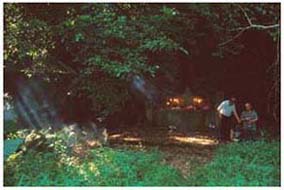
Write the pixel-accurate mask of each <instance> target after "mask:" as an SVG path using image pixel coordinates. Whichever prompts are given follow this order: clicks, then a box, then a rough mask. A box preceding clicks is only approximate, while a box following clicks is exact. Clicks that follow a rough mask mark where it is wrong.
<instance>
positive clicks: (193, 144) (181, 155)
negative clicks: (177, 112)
mask: <svg viewBox="0 0 284 190" xmlns="http://www.w3.org/2000/svg"><path fill="white" fill-rule="evenodd" d="M109 144H110V146H111V147H119V148H130V149H138V150H139V149H153V148H157V149H158V150H159V151H161V152H162V154H163V155H164V162H165V163H167V164H169V165H171V166H173V167H174V168H176V169H178V170H179V171H181V173H182V174H183V176H189V175H190V174H191V173H192V171H193V170H194V168H195V167H197V166H200V165H203V164H205V163H207V162H209V161H210V160H211V159H212V157H213V152H214V150H215V149H216V147H217V145H218V141H217V139H216V138H214V137H212V135H210V134H208V133H191V134H184V133H181V132H170V131H168V130H167V128H157V127H152V128H147V129H145V128H143V127H136V128H125V129H117V130H114V131H111V132H109Z"/></svg>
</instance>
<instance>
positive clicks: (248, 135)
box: [241, 128, 256, 141]
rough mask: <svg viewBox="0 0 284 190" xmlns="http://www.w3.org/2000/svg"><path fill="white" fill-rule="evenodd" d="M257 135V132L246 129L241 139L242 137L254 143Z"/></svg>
mask: <svg viewBox="0 0 284 190" xmlns="http://www.w3.org/2000/svg"><path fill="white" fill-rule="evenodd" d="M255 134H256V131H255V130H253V129H247V128H244V129H243V130H242V136H241V137H242V140H250V141H254V140H255Z"/></svg>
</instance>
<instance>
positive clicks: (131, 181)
mask: <svg viewBox="0 0 284 190" xmlns="http://www.w3.org/2000/svg"><path fill="white" fill-rule="evenodd" d="M161 162H162V156H161V154H160V153H159V152H158V151H155V150H153V151H150V152H142V151H139V152H138V151H130V150H124V149H112V148H98V149H94V150H92V151H91V153H90V155H89V156H88V157H86V158H84V159H81V160H80V159H78V158H75V157H71V156H66V155H64V154H56V153H54V152H49V153H40V152H35V151H34V150H31V151H28V152H26V153H25V154H14V155H11V156H10V157H9V158H8V160H7V161H6V162H5V165H4V184H5V186H178V185H184V184H185V180H184V178H183V177H182V176H181V175H180V173H179V172H178V171H177V170H176V169H173V168H171V167H169V166H167V165H164V164H162V163H161Z"/></svg>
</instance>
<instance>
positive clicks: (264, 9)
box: [4, 3, 280, 121]
mask: <svg viewBox="0 0 284 190" xmlns="http://www.w3.org/2000/svg"><path fill="white" fill-rule="evenodd" d="M279 26H280V4H273V3H266V4H262V3H257V4H256V3H252V4H235V3H227V4H220V3H214V4H205V3H200V4H193V3H188V4H168V3H167V4H155V3H151V4H147V3H140V4H132V3H113V4H105V3H98V4H86V3H85V4H63V3H56V4H55V3H54V4H53V3H46V4H22V3H5V4H4V72H5V92H8V93H10V94H12V95H13V94H16V90H15V84H13V81H16V80H15V79H17V80H21V79H23V78H35V77H40V78H41V79H43V80H44V81H45V82H46V83H47V84H49V86H51V87H52V88H55V89H57V90H56V93H55V96H57V97H59V99H60V102H61V105H64V104H65V102H66V101H68V99H70V98H74V99H76V100H78V101H77V102H79V100H80V101H81V103H82V105H88V106H83V109H85V110H88V111H89V112H91V113H95V114H96V115H103V116H108V115H110V114H112V113H115V112H118V111H119V110H122V109H124V108H125V105H126V104H128V102H131V101H132V99H133V96H132V93H131V89H130V88H129V83H130V82H131V77H132V76H135V75H138V76H141V77H143V78H145V79H146V80H147V81H150V82H151V84H153V85H154V86H156V87H157V88H158V89H159V92H160V96H161V97H164V96H167V95H169V94H174V93H183V92H184V91H185V90H186V89H190V90H191V91H192V92H194V93H196V94H201V95H206V96H209V97H210V95H212V94H213V93H215V92H216V91H223V92H225V94H226V93H228V94H229V93H234V94H236V95H237V96H240V97H244V98H248V99H252V98H253V100H252V101H254V103H255V104H258V106H259V109H261V110H262V113H263V115H265V114H266V113H269V117H270V118H272V117H274V119H275V120H276V121H278V120H279V78H280V71H279V60H280V59H279V38H280V27H279ZM82 101H83V102H82ZM78 104H80V103H78Z"/></svg>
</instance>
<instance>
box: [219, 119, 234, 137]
mask: <svg viewBox="0 0 284 190" xmlns="http://www.w3.org/2000/svg"><path fill="white" fill-rule="evenodd" d="M231 128H232V117H226V116H223V115H222V118H221V126H220V140H221V141H229V140H230V131H231Z"/></svg>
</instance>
